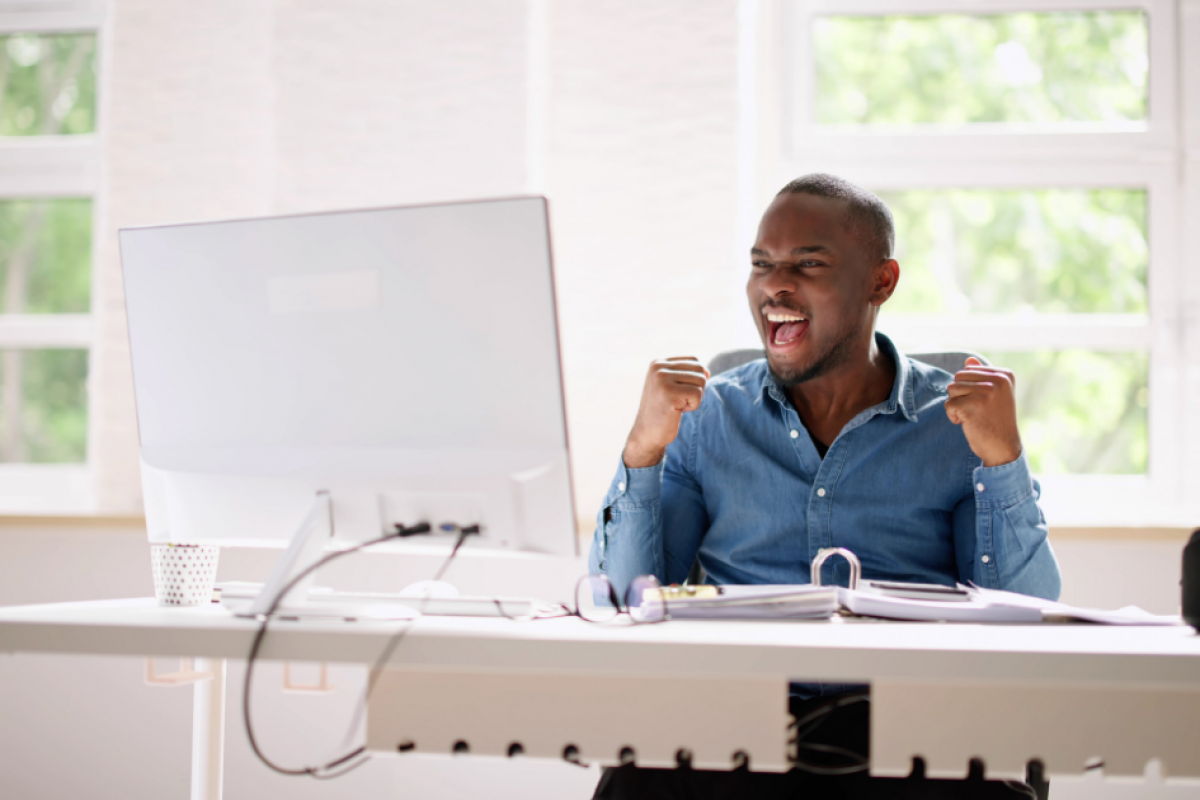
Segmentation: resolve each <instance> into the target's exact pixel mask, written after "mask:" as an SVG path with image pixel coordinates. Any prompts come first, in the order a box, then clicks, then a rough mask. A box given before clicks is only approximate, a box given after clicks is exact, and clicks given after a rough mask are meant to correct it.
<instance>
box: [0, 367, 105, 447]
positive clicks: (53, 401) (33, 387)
mask: <svg viewBox="0 0 1200 800" xmlns="http://www.w3.org/2000/svg"><path fill="white" fill-rule="evenodd" d="M0 354H2V355H3V358H0V388H2V389H7V388H8V383H7V378H8V372H9V369H10V368H11V364H13V363H14V362H15V363H17V364H18V371H19V372H20V374H21V378H22V380H21V385H20V386H19V387H16V388H17V391H16V392H14V394H15V395H16V396H17V397H18V398H19V400H18V408H17V413H16V414H15V415H13V419H14V423H13V424H12V425H11V426H9V425H7V424H6V425H5V430H4V431H2V432H0V453H2V454H3V456H4V458H0V461H20V462H31V463H47V462H81V461H84V460H85V458H86V455H87V371H88V352H87V351H86V350H57V349H56V350H6V351H0ZM9 397H10V394H9V392H8V391H0V419H2V420H5V422H6V423H7V421H8V419H9V414H8V409H7V408H6V406H5V404H4V402H3V401H4V400H7V399H8V398H9Z"/></svg>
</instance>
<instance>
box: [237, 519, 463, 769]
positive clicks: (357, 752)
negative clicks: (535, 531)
mask: <svg viewBox="0 0 1200 800" xmlns="http://www.w3.org/2000/svg"><path fill="white" fill-rule="evenodd" d="M429 531H430V527H429V526H428V525H416V526H413V527H412V528H398V529H397V531H396V533H389V534H388V535H386V536H381V537H379V538H378V539H372V540H370V541H368V542H362V543H361V544H357V545H355V546H354V547H351V548H348V549H346V550H339V551H338V552H336V553H330V554H329V555H327V556H324V557H323V558H321V559H320V560H318V561H316V562H315V563H313V564H311V565H309V566H308V567H306V568H305V569H304V570H302V571H301V572H300V573H299V574H298V575H296V577H294V578H292V579H291V580H290V581H288V583H287V585H285V586H284V587H283V589H281V590H280V591H279V593H278V594H276V595H275V597H274V599H273V600H271V605H270V607H269V608H268V609H267V613H266V614H261V615H260V616H259V623H260V625H259V628H258V631H257V632H256V633H255V635H254V643H253V644H252V645H251V646H250V655H249V656H248V657H247V658H246V679H245V682H244V683H243V688H242V719H243V720H244V721H245V723H246V738H247V739H249V740H250V747H251V749H252V750H254V755H256V756H257V757H258V760H259V761H261V762H262V763H263V764H265V765H266V766H267V767H268V768H270V769H272V770H274V771H275V772H278V773H279V774H281V775H308V776H309V777H311V778H316V779H317V780H331V779H333V778H339V777H341V776H342V775H345V774H346V773H348V772H350V771H352V770H355V769H358V768H359V767H361V766H362V765H363V764H365V763H367V762H368V761H370V760H371V756H370V754H368V753H367V752H366V747H365V746H359V747H357V748H355V749H353V750H351V751H350V752H348V753H346V754H345V755H343V756H340V757H338V758H335V759H333V760H332V761H329V762H327V763H325V764H322V765H321V766H317V767H302V768H299V769H292V768H288V767H281V766H279V765H278V764H276V763H275V762H273V761H271V759H269V758H267V756H266V755H265V754H264V753H263V751H262V750H261V749H260V748H259V746H258V739H257V738H256V737H255V736H254V724H253V722H252V721H251V719H250V686H251V683H252V680H253V676H254V662H255V661H256V660H257V659H258V653H259V651H260V650H261V649H262V643H263V639H264V638H266V635H267V626H268V625H269V623H270V621H271V616H272V615H273V614H274V613H275V611H276V610H277V609H278V608H279V604H280V603H281V602H283V598H285V597H286V596H287V594H288V592H290V591H292V589H294V588H296V585H297V584H298V583H300V581H302V580H304V579H305V578H307V577H308V576H309V575H311V574H312V573H314V572H316V571H317V570H318V569H320V568H321V567H323V566H325V565H326V564H328V563H329V562H331V561H336V560H337V559H339V558H342V557H344V556H348V555H350V554H351V553H357V552H358V551H359V550H365V549H366V548H368V547H373V546H375V545H377V544H381V543H383V542H389V541H391V540H393V539H396V538H399V537H402V536H412V535H414V534H418V533H428V532H429ZM476 533H479V526H478V525H469V526H467V527H465V528H459V529H458V539H457V540H455V542H454V547H453V548H452V549H451V550H450V554H449V555H448V556H446V560H445V561H444V562H442V566H441V568H440V569H438V571H437V575H436V577H435V578H434V580H435V581H437V580H441V577H442V576H443V575H445V574H446V570H447V569H449V567H450V563H451V562H452V561H454V557H455V556H456V555H458V551H459V548H461V547H462V545H463V542H464V541H466V539H467V537H468V536H470V535H472V534H476ZM429 599H430V598H429V595H428V594H426V596H425V598H424V600H423V603H422V607H421V609H420V610H421V611H424V607H425V603H428V601H429ZM415 621H416V620H415V619H413V620H410V621H409V622H408V624H407V625H405V626H404V627H403V628H401V629H400V630H399V631H397V632H396V633H394V634H392V636H391V638H390V639H389V640H388V644H387V646H386V647H384V649H383V653H381V654H380V656H379V658H377V659H376V660H375V665H374V666H373V667H372V668H371V671H370V673H369V677H368V680H367V690H366V691H365V692H364V693H363V699H362V702H361V703H359V705H358V707H357V708H356V709H355V711H354V719H353V720H352V721H351V723H350V729H349V730H348V731H347V734H346V740H347V741H348V740H350V739H351V738H353V736H354V734H355V732H356V731H357V730H358V726H359V723H360V722H361V721H362V715H363V712H364V711H365V710H366V707H367V704H368V703H369V702H370V700H371V694H372V692H374V691H375V684H376V682H377V681H378V679H379V674H380V670H381V669H382V668H383V665H384V664H386V663H387V662H388V661H389V660H390V659H391V657H392V654H393V653H394V652H395V651H396V648H397V647H398V646H399V645H400V642H401V641H402V640H403V639H404V636H405V634H407V633H408V631H409V630H410V629H411V628H412V626H413V623H414V622H415ZM355 758H358V760H357V761H353V760H354V759H355ZM350 761H353V763H351V764H350V765H349V766H343V765H345V764H346V763H347V762H350ZM339 767H341V769H338V768H339Z"/></svg>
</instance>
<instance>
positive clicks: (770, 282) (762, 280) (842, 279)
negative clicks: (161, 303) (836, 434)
mask: <svg viewBox="0 0 1200 800" xmlns="http://www.w3.org/2000/svg"><path fill="white" fill-rule="evenodd" d="M846 213H847V209H846V203H845V202H844V201H842V200H835V199H831V198H825V197H816V196H813V195H807V194H791V193H789V194H783V195H780V196H779V197H776V198H775V200H774V202H772V203H771V205H770V207H769V208H768V209H767V211H766V213H765V214H763V218H762V222H761V223H760V224H759V227H758V238H757V239H756V241H755V243H754V248H753V249H752V250H751V251H750V260H751V264H752V267H751V270H750V279H749V281H748V282H747V284H746V295H747V297H748V298H749V300H750V311H751V313H752V314H753V315H754V320H755V323H756V324H757V325H758V330H759V334H760V335H761V336H762V340H763V344H764V345H765V346H766V349H767V363H768V364H769V365H770V367H771V371H772V373H774V375H775V378H776V380H778V381H779V382H780V383H781V384H783V385H784V386H795V385H797V384H800V383H804V382H805V381H809V380H812V379H813V378H816V377H819V376H820V375H823V374H826V373H827V372H829V371H830V370H832V369H835V368H837V367H838V366H841V365H842V364H844V363H846V362H847V361H849V360H850V359H851V357H852V356H853V355H854V353H855V352H856V351H857V350H859V349H860V348H869V347H870V337H871V333H872V330H873V329H874V317H875V313H874V310H875V307H876V306H878V305H880V304H881V303H882V302H883V301H884V300H886V299H887V297H888V296H890V295H891V289H892V288H894V286H895V282H894V280H892V281H891V284H890V286H886V287H883V291H882V294H881V291H880V289H881V287H880V286H879V274H880V272H879V269H878V268H879V266H880V265H881V264H890V265H894V264H895V262H894V261H888V262H882V261H880V260H879V259H878V258H877V257H875V254H873V253H871V252H869V249H868V247H867V245H866V244H865V243H864V242H863V241H862V240H860V239H858V238H855V237H854V236H852V235H851V234H850V233H849V232H847V230H846ZM896 276H898V271H897V272H896ZM885 283H886V276H885Z"/></svg>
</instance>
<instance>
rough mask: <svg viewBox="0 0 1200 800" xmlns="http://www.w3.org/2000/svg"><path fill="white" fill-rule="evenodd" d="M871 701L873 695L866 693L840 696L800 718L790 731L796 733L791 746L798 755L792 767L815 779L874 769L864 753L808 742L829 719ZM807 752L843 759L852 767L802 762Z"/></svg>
mask: <svg viewBox="0 0 1200 800" xmlns="http://www.w3.org/2000/svg"><path fill="white" fill-rule="evenodd" d="M870 699H871V695H870V694H868V693H866V692H855V693H853V694H844V695H839V696H838V697H834V698H831V699H829V700H827V701H825V702H824V703H822V704H821V705H819V706H817V708H815V709H814V710H813V711H811V712H809V713H808V714H805V715H804V716H803V717H800V718H799V719H797V720H796V721H795V722H793V723H792V724H791V725H789V726H788V728H789V729H794V730H795V736H794V737H792V738H790V739H789V740H788V744H789V745H791V746H792V747H794V748H795V754H794V755H792V756H791V758H790V759H789V760H790V761H791V763H792V766H794V767H799V768H800V769H802V770H804V771H805V772H811V773H813V774H814V775H828V776H838V775H852V774H854V773H856V772H863V771H864V770H866V769H868V768H869V766H870V761H869V760H868V759H867V757H866V756H865V755H864V754H862V753H856V752H854V751H853V750H849V749H847V748H844V747H837V746H835V745H830V744H822V743H820V742H808V741H805V739H807V738H808V737H809V736H811V735H812V734H813V732H814V731H815V730H816V729H817V728H819V727H821V725H822V723H824V722H825V720H827V719H828V718H829V715H830V714H832V713H833V712H834V711H836V710H838V709H839V708H845V707H846V706H849V705H853V704H855V703H865V702H868V701H869V700H870ZM801 750H806V751H809V752H812V753H823V754H825V755H830V756H839V757H841V758H844V759H846V760H847V761H849V762H850V763H849V764H846V765H844V766H840V767H835V766H829V765H828V764H817V763H813V762H811V761H805V760H804V759H801V758H800V751H801Z"/></svg>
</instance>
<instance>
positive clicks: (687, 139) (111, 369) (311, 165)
mask: <svg viewBox="0 0 1200 800" xmlns="http://www.w3.org/2000/svg"><path fill="white" fill-rule="evenodd" d="M735 14H736V4H735V3H734V2H733V0H706V1H705V2H682V1H681V0H672V1H671V2H658V3H653V4H645V3H637V2H632V0H609V1H608V2H570V1H569V0H560V1H556V2H545V1H544V0H527V2H505V3H496V2H489V1H488V0H449V2H442V3H424V2H415V1H414V0H405V2H394V0H352V1H350V2H340V3H337V4H330V3H322V2H304V1H303V0H290V1H287V2H284V1H281V2H274V0H214V1H213V2H205V3H192V2H182V0H169V1H168V0H113V5H112V12H111V24H110V26H109V30H108V32H107V37H106V40H105V43H106V52H107V58H106V63H105V68H104V70H103V88H104V91H103V101H102V123H101V126H102V133H103V137H104V153H105V164H104V168H105V178H104V190H103V192H102V197H101V201H100V209H101V224H100V225H99V226H98V239H99V242H98V258H97V267H96V268H97V270H98V271H99V280H98V292H97V295H98V296H97V300H96V316H97V323H98V329H99V337H100V340H99V345H98V347H97V349H96V354H95V356H94V359H93V379H92V380H93V383H92V389H93V396H94V409H93V415H92V423H93V428H94V431H93V439H92V454H93V461H94V464H95V467H96V476H97V497H98V500H99V503H100V505H101V507H102V508H104V509H108V510H127V511H136V510H138V509H140V504H141V499H140V485H139V482H138V473H137V453H136V423H135V420H134V411H133V399H132V391H131V388H130V383H131V378H130V373H129V354H128V344H127V341H126V332H125V321H124V313H123V302H124V301H123V296H122V291H121V282H120V268H119V256H118V252H117V245H116V239H115V231H116V229H117V228H120V227H123V226H129V225H147V224H155V223H164V222H177V221H184V220H200V219H219V218H228V217H238V216H251V215H262V214H273V213H287V212H296V211H313V210H321V209H335V208H354V207H363V206H374V205H386V204H400V203H416V202H425V201H435V200H445V199H451V198H469V197H481V196H495V195H505V194H514V193H521V192H528V191H545V192H547V193H548V194H549V196H550V198H551V215H552V226H553V236H554V245H555V255H556V269H557V285H558V291H559V301H560V310H561V313H560V318H561V323H562V342H563V361H564V374H565V378H566V387H567V403H568V419H569V425H570V437H571V444H572V452H573V463H574V472H575V476H576V490H577V496H578V501H579V508H580V512H581V516H582V517H584V518H591V517H592V516H594V513H595V510H596V508H597V507H598V506H599V502H600V499H601V497H602V495H603V493H604V490H605V488H606V487H607V484H608V481H609V479H610V477H611V473H612V470H613V469H614V468H615V464H616V459H617V456H618V454H619V452H620V448H621V445H622V444H623V442H624V438H625V434H626V432H627V430H628V427H629V425H630V424H631V423H632V421H633V415H634V412H635V411H636V408H637V400H638V396H639V393H640V389H641V383H642V379H643V377H644V374H645V369H646V366H647V365H648V363H649V361H650V360H651V359H652V358H655V357H660V356H664V355H674V354H679V353H692V354H697V355H701V356H704V357H707V356H709V355H712V354H713V353H715V352H717V351H718V350H720V349H723V348H726V347H729V346H730V344H731V343H732V341H733V331H734V318H735V314H737V313H745V312H743V310H742V308H743V306H744V300H743V299H742V298H741V296H739V295H738V294H737V293H736V291H727V289H728V288H729V287H733V288H735V289H736V287H735V286H734V282H733V281H732V280H731V279H730V276H731V275H732V274H733V267H732V266H731V265H730V263H729V262H730V253H731V252H732V237H733V230H734V224H735V172H736V164H735V145H736V143H735V136H736V127H737V120H736V112H737V103H736V86H737V83H736V53H735V44H736V16H735ZM467 383H468V384H469V377H468V380H467ZM464 390H470V388H469V387H468V386H466V385H465V386H464ZM481 402H486V392H483V393H481Z"/></svg>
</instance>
